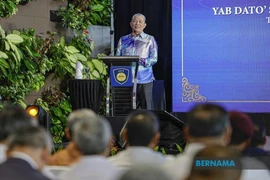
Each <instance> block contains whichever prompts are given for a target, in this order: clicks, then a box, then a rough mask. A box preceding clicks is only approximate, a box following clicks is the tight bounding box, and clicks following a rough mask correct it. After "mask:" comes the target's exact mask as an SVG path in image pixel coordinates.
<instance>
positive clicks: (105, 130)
mask: <svg viewBox="0 0 270 180" xmlns="http://www.w3.org/2000/svg"><path fill="white" fill-rule="evenodd" d="M73 130H74V132H73V133H74V134H73V141H74V143H75V144H76V145H77V146H78V148H79V149H80V151H81V152H82V153H83V154H84V155H95V154H101V153H104V152H105V151H106V149H107V148H108V146H109V142H110V139H111V136H112V130H111V126H110V124H109V122H108V121H107V120H106V119H104V118H101V117H98V116H96V117H93V118H91V119H87V120H86V119H84V120H81V121H79V122H77V123H76V124H75V126H74V129H73Z"/></svg>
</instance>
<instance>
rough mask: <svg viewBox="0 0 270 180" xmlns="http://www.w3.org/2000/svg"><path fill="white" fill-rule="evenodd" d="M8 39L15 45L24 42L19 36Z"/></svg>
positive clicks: (8, 36) (13, 35) (9, 36)
mask: <svg viewBox="0 0 270 180" xmlns="http://www.w3.org/2000/svg"><path fill="white" fill-rule="evenodd" d="M6 39H7V40H9V41H10V42H12V43H14V44H20V43H22V42H23V38H22V37H21V36H19V35H16V34H9V35H7V37H6Z"/></svg>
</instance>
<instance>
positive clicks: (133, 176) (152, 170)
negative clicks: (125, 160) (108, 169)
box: [119, 165, 172, 180]
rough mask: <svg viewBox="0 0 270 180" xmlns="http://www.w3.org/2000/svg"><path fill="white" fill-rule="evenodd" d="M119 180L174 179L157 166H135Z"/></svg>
mask: <svg viewBox="0 0 270 180" xmlns="http://www.w3.org/2000/svg"><path fill="white" fill-rule="evenodd" d="M119 180H172V178H171V177H170V176H169V175H168V174H167V173H166V172H165V171H164V169H161V168H158V167H157V166H146V165H141V166H134V167H132V169H129V170H128V171H126V172H125V173H124V174H123V176H122V177H121V178H120V179H119Z"/></svg>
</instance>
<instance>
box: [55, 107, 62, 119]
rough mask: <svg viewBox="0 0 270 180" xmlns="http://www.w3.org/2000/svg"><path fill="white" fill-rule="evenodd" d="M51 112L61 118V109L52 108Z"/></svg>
mask: <svg viewBox="0 0 270 180" xmlns="http://www.w3.org/2000/svg"><path fill="white" fill-rule="evenodd" d="M53 112H54V114H55V115H56V116H58V117H61V116H62V114H63V113H62V111H61V109H60V108H59V107H53Z"/></svg>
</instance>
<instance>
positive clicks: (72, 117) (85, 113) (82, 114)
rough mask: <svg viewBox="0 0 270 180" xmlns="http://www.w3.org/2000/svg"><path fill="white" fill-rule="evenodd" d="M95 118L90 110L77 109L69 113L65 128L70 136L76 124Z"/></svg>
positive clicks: (94, 114)
mask: <svg viewBox="0 0 270 180" xmlns="http://www.w3.org/2000/svg"><path fill="white" fill-rule="evenodd" d="M95 116H96V113H95V112H94V111H92V110H90V109H78V110H75V111H73V112H71V113H70V114H69V116H68V119H67V127H68V128H69V131H70V134H71V135H72V131H73V128H74V127H73V126H74V125H75V123H76V122H78V121H81V120H87V119H91V118H93V117H95Z"/></svg>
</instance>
